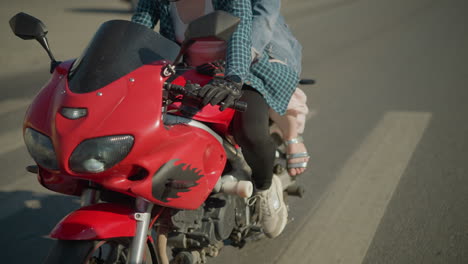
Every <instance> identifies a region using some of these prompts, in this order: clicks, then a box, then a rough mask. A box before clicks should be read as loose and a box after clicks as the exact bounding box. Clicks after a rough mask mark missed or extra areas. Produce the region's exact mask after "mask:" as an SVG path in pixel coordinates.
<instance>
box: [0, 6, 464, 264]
mask: <svg viewBox="0 0 468 264" xmlns="http://www.w3.org/2000/svg"><path fill="white" fill-rule="evenodd" d="M127 9H128V6H127V5H126V4H125V3H122V2H119V1H118V0H99V1H96V0H80V1H71V0H60V1H59V0H42V1H32V0H15V1H5V0H2V1H0V17H1V18H2V19H1V20H0V21H1V23H0V34H1V35H2V40H1V41H0V66H1V68H0V69H1V72H0V82H1V83H2V85H1V86H2V88H1V89H0V124H1V125H0V166H1V168H2V173H1V175H0V231H1V236H0V248H1V252H2V254H1V259H2V261H1V262H2V263H40V262H41V260H42V259H43V258H44V256H45V255H46V253H47V250H48V248H49V247H50V245H51V241H50V240H49V239H47V238H46V235H47V233H48V232H49V231H50V230H51V228H52V227H53V226H54V225H55V223H56V222H57V221H58V220H59V219H61V218H62V217H63V216H64V215H66V214H67V213H68V212H70V211H71V210H73V209H74V208H77V207H78V204H77V203H76V199H74V198H73V197H67V196H62V195H58V194H55V193H52V192H49V191H47V190H44V189H43V188H42V187H41V186H39V184H38V183H37V181H36V179H35V176H34V175H32V174H28V173H26V172H25V170H24V167H25V166H27V165H29V164H31V159H30V158H29V156H28V155H27V151H26V149H25V147H24V145H23V143H22V138H21V123H22V118H23V115H24V112H25V109H26V107H27V104H28V103H29V102H30V101H31V100H32V98H33V96H34V94H35V93H36V92H37V91H38V90H39V89H40V87H41V85H42V84H43V83H44V82H45V81H46V80H47V79H48V76H49V74H48V71H47V67H48V61H47V56H46V53H45V52H43V51H42V50H41V48H40V46H39V45H38V44H37V43H34V42H33V41H22V40H20V39H18V38H16V37H14V36H13V35H12V34H11V33H10V30H9V27H8V23H7V21H8V19H9V18H10V17H11V16H13V15H14V14H15V13H17V12H19V11H25V12H29V13H30V14H32V15H35V16H37V17H39V18H40V19H41V20H42V21H43V22H45V24H46V25H47V27H48V29H49V35H48V36H49V42H50V44H51V46H52V49H53V51H54V53H55V56H56V57H57V58H58V59H67V58H72V57H76V56H77V55H79V54H80V52H81V51H82V50H83V48H84V47H85V46H86V43H87V42H88V41H89V39H90V38H91V36H92V35H93V33H94V31H95V29H96V28H97V27H98V25H99V24H100V23H102V22H103V21H106V20H109V19H115V18H120V19H128V18H129V17H130V13H129V12H127ZM282 11H283V13H284V15H285V16H286V19H287V22H288V24H289V25H290V26H291V28H292V30H293V31H294V32H295V34H296V35H297V37H298V39H299V40H300V41H301V43H302V44H303V46H304V56H303V67H304V71H303V77H312V78H316V79H317V81H318V84H317V85H316V86H311V87H304V90H305V92H306V94H307V95H308V98H309V101H308V104H309V107H310V108H311V110H312V111H311V112H312V114H311V116H310V119H309V120H308V123H307V127H306V133H305V135H304V137H305V139H306V143H307V145H308V147H309V150H310V153H311V155H312V159H311V168H310V169H309V170H308V171H307V173H306V174H305V175H303V176H301V179H300V181H301V183H302V184H303V185H304V186H305V187H306V188H307V193H306V197H305V198H304V199H300V200H299V199H293V200H291V203H290V209H291V211H290V215H291V217H292V218H293V219H294V220H293V221H292V222H291V223H290V224H289V225H288V226H287V227H286V230H285V232H284V233H283V234H282V235H281V236H280V237H278V238H276V239H273V240H263V241H260V242H256V243H252V244H248V245H247V246H246V247H245V248H243V249H242V250H237V249H234V248H229V247H227V248H225V249H224V250H223V251H222V253H221V255H220V256H219V257H218V258H217V259H213V260H212V261H210V263H317V264H328V263H332V264H334V263H343V264H349V263H351V264H353V263H366V264H374V263H398V264H399V263H411V264H415V263H424V264H426V263H441V264H452V263H453V264H458V263H460V264H462V263H468V202H467V194H468V173H467V172H468V158H467V157H468V155H467V154H468V140H467V135H468V117H467V115H466V113H468V103H467V102H468V85H467V83H468V67H467V66H466V65H467V62H468V50H467V48H468V31H467V27H466V25H467V24H468V16H467V15H466V14H467V11H468V2H467V1H464V0H446V1H436V0H411V1H404V0H392V1H390V0H285V1H283V10H282Z"/></svg>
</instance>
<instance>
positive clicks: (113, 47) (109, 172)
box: [10, 11, 302, 264]
mask: <svg viewBox="0 0 468 264" xmlns="http://www.w3.org/2000/svg"><path fill="white" fill-rule="evenodd" d="M238 22H239V19H238V18H236V17H233V16H231V15H229V14H228V13H224V12H221V11H217V12H214V13H211V14H209V15H207V16H204V17H201V18H199V19H197V20H195V21H193V22H192V23H191V24H190V25H189V27H188V30H187V32H186V39H187V41H186V42H184V43H183V45H182V46H181V47H180V46H179V45H177V44H176V43H174V42H172V41H170V40H168V39H166V38H164V37H162V36H161V35H159V34H157V33H155V32H154V31H152V30H151V29H148V28H146V27H144V26H142V25H138V24H135V23H132V22H129V21H123V20H112V21H108V22H106V23H104V24H103V25H102V26H101V27H100V28H99V29H98V31H97V32H96V34H95V36H94V38H93V39H92V40H91V42H90V43H89V45H88V47H87V48H86V50H85V51H84V52H83V54H82V55H81V56H80V57H79V58H77V59H76V60H69V61H65V62H58V61H56V60H55V58H54V56H53V55H52V52H51V50H50V48H49V45H48V42H47V39H46V37H45V35H46V33H47V31H46V29H45V26H44V24H43V23H42V22H41V21H40V20H38V19H36V18H34V17H32V16H30V15H27V14H24V13H19V14H17V15H16V16H14V17H13V18H12V19H11V20H10V25H11V27H12V30H13V32H14V33H15V34H16V35H17V36H19V37H21V38H23V39H36V40H38V41H39V42H40V43H41V45H42V46H43V47H44V48H45V49H46V51H47V53H48V54H49V57H50V59H51V73H52V76H51V78H50V80H49V81H48V82H47V83H46V84H45V85H44V86H43V87H42V89H41V90H40V92H39V93H38V94H37V96H36V97H35V99H34V101H33V102H32V104H31V106H30V107H29V109H28V110H27V113H26V117H25V120H24V128H23V132H24V141H25V143H26V146H27V149H28V151H29V153H30V155H31V156H32V157H33V159H34V161H35V162H36V163H37V165H33V166H29V167H28V168H27V169H28V171H30V172H33V173H37V178H38V180H39V182H40V183H41V184H42V185H43V186H44V187H45V188H48V189H50V190H52V191H55V192H59V193H63V194H68V195H75V196H81V200H82V206H83V207H81V208H80V209H78V210H76V211H74V212H72V213H70V214H69V215H67V216H66V217H65V218H63V219H62V220H61V221H60V222H59V223H58V224H57V225H56V226H55V228H54V229H53V230H52V232H51V233H50V237H51V238H54V239H56V240H57V241H56V245H55V246H54V247H53V248H52V250H51V251H50V253H49V256H48V257H47V259H46V261H45V263H49V264H50V263H77V264H78V263H80V264H82V263H132V264H133V263H169V257H168V254H167V251H168V249H171V250H172V255H173V258H172V262H173V263H205V262H206V259H207V256H210V257H214V256H216V255H217V254H218V252H219V250H220V249H221V248H222V247H223V246H224V245H226V244H229V245H232V246H236V247H242V246H243V245H244V244H245V243H246V242H247V241H249V240H252V239H258V238H260V237H262V229H261V227H260V225H259V218H260V217H261V215H260V212H259V208H258V204H257V203H256V199H255V196H253V197H252V196H251V195H252V189H253V187H252V183H251V182H250V175H249V168H248V166H247V164H246V163H245V161H244V159H243V158H242V155H241V152H240V150H239V149H238V148H236V146H234V145H232V144H230V143H229V141H228V140H226V136H228V134H229V124H230V121H231V118H232V117H233V115H234V112H235V110H240V111H242V110H243V109H245V107H246V105H245V104H244V103H242V102H237V103H236V105H235V106H234V108H235V109H227V110H225V111H220V110H219V106H210V105H208V106H206V107H200V101H201V98H199V97H198V96H197V91H198V89H199V88H200V86H203V85H204V84H206V83H207V82H208V81H209V80H210V79H211V77H209V76H206V75H201V74H199V73H197V71H196V70H195V69H193V68H189V67H185V66H174V65H180V63H179V62H180V61H181V59H180V58H181V56H182V55H183V54H184V52H185V50H186V48H187V47H188V46H190V45H191V44H192V43H194V42H195V41H196V40H198V39H207V38H211V39H223V40H227V39H228V38H229V37H230V35H231V34H232V32H233V31H234V30H235V28H236V26H237V24H238ZM277 156H278V160H277V161H278V162H277V164H276V165H275V168H272V170H273V169H274V170H275V173H277V174H281V175H282V180H283V185H284V186H285V187H286V190H285V192H287V193H289V194H290V195H291V194H292V195H301V194H302V189H301V188H300V187H298V186H297V184H296V183H295V182H294V181H291V178H290V177H289V176H288V175H287V172H286V170H285V169H284V167H285V163H284V153H281V152H278V155H277ZM153 231H156V232H155V235H154V236H153V234H152V233H153ZM154 237H155V238H154Z"/></svg>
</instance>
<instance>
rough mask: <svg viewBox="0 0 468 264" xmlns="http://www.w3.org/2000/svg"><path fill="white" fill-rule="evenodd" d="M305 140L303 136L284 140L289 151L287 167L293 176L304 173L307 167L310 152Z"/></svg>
mask: <svg viewBox="0 0 468 264" xmlns="http://www.w3.org/2000/svg"><path fill="white" fill-rule="evenodd" d="M303 141H304V140H303V139H302V137H301V136H299V137H296V138H293V139H290V140H286V141H284V144H285V145H286V152H287V156H286V159H287V168H288V172H289V175H291V176H297V175H299V174H302V173H304V171H305V170H306V168H307V162H308V161H309V154H308V153H307V149H306V147H305V145H304V143H303Z"/></svg>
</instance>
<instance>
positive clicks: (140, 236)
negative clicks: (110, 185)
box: [81, 188, 153, 264]
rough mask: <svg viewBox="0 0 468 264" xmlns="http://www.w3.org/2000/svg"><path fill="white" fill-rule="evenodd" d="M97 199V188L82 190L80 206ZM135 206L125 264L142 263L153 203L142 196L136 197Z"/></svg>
mask: <svg viewBox="0 0 468 264" xmlns="http://www.w3.org/2000/svg"><path fill="white" fill-rule="evenodd" d="M98 201H99V191H98V190H96V189H94V188H88V189H85V190H83V193H82V195H81V206H88V205H92V204H96V203H97V202H98ZM135 208H136V211H135V213H134V214H133V217H134V219H135V220H136V230H135V235H134V237H133V239H132V243H131V244H130V257H129V258H128V260H127V264H141V263H143V260H144V254H145V248H146V241H147V239H148V230H149V225H150V222H151V210H152V209H153V204H152V203H150V202H148V201H146V200H144V199H142V198H137V199H136V202H135ZM147 257H151V256H147Z"/></svg>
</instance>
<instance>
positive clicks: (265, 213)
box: [258, 175, 288, 238]
mask: <svg viewBox="0 0 468 264" xmlns="http://www.w3.org/2000/svg"><path fill="white" fill-rule="evenodd" d="M258 194H259V197H260V200H259V202H260V210H261V214H262V218H261V222H262V226H263V231H264V233H265V235H266V236H267V237H269V238H274V237H277V236H279V235H280V234H281V232H283V229H284V227H285V226H286V223H287V221H288V210H287V208H286V204H285V203H284V200H283V186H282V184H281V180H280V179H279V178H278V176H276V175H273V180H272V184H271V187H270V188H269V189H268V190H265V191H260V192H258Z"/></svg>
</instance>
